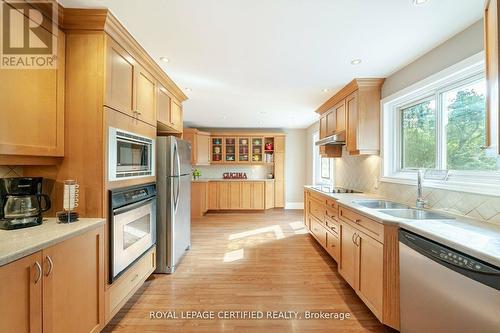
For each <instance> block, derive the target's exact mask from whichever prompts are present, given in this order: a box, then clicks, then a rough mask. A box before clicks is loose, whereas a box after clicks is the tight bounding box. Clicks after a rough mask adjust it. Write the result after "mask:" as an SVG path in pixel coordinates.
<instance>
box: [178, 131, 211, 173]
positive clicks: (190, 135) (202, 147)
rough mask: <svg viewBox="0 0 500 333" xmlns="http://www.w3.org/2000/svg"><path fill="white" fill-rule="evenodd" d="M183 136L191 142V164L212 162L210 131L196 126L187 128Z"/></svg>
mask: <svg viewBox="0 0 500 333" xmlns="http://www.w3.org/2000/svg"><path fill="white" fill-rule="evenodd" d="M183 138H184V139H185V140H187V141H189V142H191V164H192V165H209V164H210V133H208V132H202V131H199V130H197V129H195V128H185V129H184V130H183Z"/></svg>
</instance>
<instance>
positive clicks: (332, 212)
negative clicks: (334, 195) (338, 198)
mask: <svg viewBox="0 0 500 333" xmlns="http://www.w3.org/2000/svg"><path fill="white" fill-rule="evenodd" d="M325 217H326V218H327V220H328V219H330V220H332V221H337V218H338V210H337V209H334V208H329V207H326V209H325Z"/></svg>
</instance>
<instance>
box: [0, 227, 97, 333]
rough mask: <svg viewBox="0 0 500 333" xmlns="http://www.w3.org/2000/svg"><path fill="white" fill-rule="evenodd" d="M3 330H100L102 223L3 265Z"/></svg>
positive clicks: (54, 332) (0, 305)
mask: <svg viewBox="0 0 500 333" xmlns="http://www.w3.org/2000/svg"><path fill="white" fill-rule="evenodd" d="M0 279H1V281H2V283H3V284H4V285H5V286H9V287H8V288H2V294H1V296H2V297H1V298H0V311H1V312H2V320H1V321H0V332H16V333H18V332H19V333H23V332H26V333H28V332H29V333H34V332H35V333H41V332H44V333H49V332H50V333H66V332H80V333H91V332H99V331H100V329H102V328H103V327H104V311H103V310H104V239H103V228H102V227H99V228H97V229H94V230H91V231H88V232H86V233H85V234H83V235H80V236H76V237H74V238H70V239H68V240H66V241H64V242H62V243H59V244H56V245H54V246H52V247H49V248H47V249H44V250H42V251H39V252H36V253H34V254H32V255H30V256H27V257H25V258H22V259H19V260H17V261H14V262H12V263H10V264H7V265H5V266H2V267H0Z"/></svg>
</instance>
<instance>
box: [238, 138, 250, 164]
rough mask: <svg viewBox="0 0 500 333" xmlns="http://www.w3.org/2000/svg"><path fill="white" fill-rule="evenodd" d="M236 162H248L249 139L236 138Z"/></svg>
mask: <svg viewBox="0 0 500 333" xmlns="http://www.w3.org/2000/svg"><path fill="white" fill-rule="evenodd" d="M238 162H240V163H249V162H250V138H249V137H244V138H238Z"/></svg>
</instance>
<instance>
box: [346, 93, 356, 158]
mask: <svg viewBox="0 0 500 333" xmlns="http://www.w3.org/2000/svg"><path fill="white" fill-rule="evenodd" d="M357 96H358V95H357V93H353V94H351V95H349V97H347V98H346V100H345V105H346V114H347V138H346V140H347V142H346V146H347V151H348V152H349V153H350V154H356V152H357V150H358V137H357V136H358V97H357Z"/></svg>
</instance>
